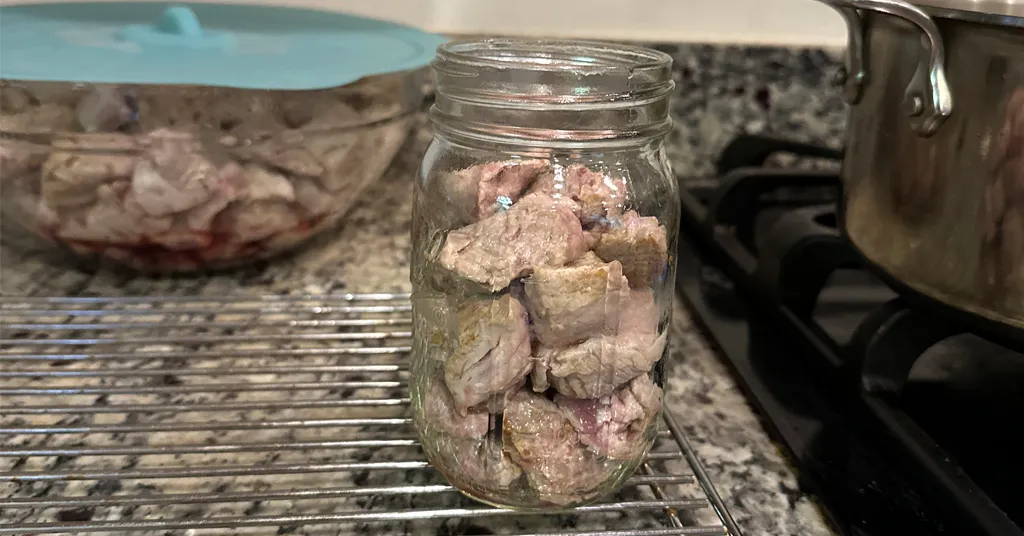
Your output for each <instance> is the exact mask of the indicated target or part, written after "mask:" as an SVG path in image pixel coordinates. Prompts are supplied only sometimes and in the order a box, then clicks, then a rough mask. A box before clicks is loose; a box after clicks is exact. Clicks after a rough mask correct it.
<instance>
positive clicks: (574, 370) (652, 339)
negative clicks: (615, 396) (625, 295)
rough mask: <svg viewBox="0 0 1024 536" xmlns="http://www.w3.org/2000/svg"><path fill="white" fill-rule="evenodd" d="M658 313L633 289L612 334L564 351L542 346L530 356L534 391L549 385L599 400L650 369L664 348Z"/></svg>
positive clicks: (646, 295) (650, 299)
mask: <svg viewBox="0 0 1024 536" xmlns="http://www.w3.org/2000/svg"><path fill="white" fill-rule="evenodd" d="M658 320H659V311H658V308H657V307H656V306H655V303H654V295H653V293H652V292H651V291H649V290H634V291H632V292H631V293H630V298H629V300H628V301H627V302H626V304H625V306H624V307H623V308H622V310H621V311H620V314H619V322H618V329H617V331H615V332H614V333H612V334H607V333H606V334H604V335H598V336H594V337H591V338H589V339H587V340H585V341H583V342H581V343H579V344H576V345H572V346H569V347H565V348H560V347H551V346H544V345H541V346H540V347H538V349H537V351H536V352H535V355H534V362H535V363H534V370H533V388H534V390H538V391H542V390H545V389H547V388H548V386H549V385H551V386H554V388H555V389H556V390H557V391H558V392H559V393H562V394H563V395H566V396H571V397H576V398H600V397H603V396H608V395H610V394H611V393H612V392H613V391H615V389H616V388H618V387H619V386H620V385H622V384H624V383H626V382H628V381H629V380H632V379H633V378H635V377H637V376H639V375H640V374H643V373H645V372H647V371H649V370H651V368H652V367H653V366H654V363H656V362H657V361H658V359H660V358H661V354H662V353H663V352H664V350H665V343H666V340H667V336H666V335H667V334H662V335H661V336H658Z"/></svg>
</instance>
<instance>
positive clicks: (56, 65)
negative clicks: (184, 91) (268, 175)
mask: <svg viewBox="0 0 1024 536" xmlns="http://www.w3.org/2000/svg"><path fill="white" fill-rule="evenodd" d="M444 41H445V39H444V38H442V37H441V36H439V35H435V34H431V33H426V32H423V31H420V30H416V29H413V28H409V27H406V26H402V25H399V24H393V23H389V22H383V21H379V20H373V19H367V18H362V17H354V16H350V15H344V14H341V13H333V12H325V11H316V10H310V9H294V8H284V7H271V6H254V5H243V4H203V3H195V4H174V5H168V4H161V3H149V2H116V3H114V2H107V3H85V2H81V3H57V4H37V5H16V6H0V78H3V79H8V80H38V81H48V82H91V83H119V84H186V85H205V86H227V87H237V88H246V89H277V90H299V89H322V88H328V87H336V86H342V85H345V84H349V83H351V82H354V81H356V80H358V79H360V78H363V77H365V76H371V75H377V74H385V73H393V72H397V71H404V70H408V69H415V68H419V67H424V66H426V65H428V64H429V63H430V60H431V59H432V58H433V57H434V50H435V49H436V48H437V46H438V45H440V44H441V43H443V42H444Z"/></svg>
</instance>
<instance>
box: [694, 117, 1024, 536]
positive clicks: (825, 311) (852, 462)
mask: <svg viewBox="0 0 1024 536" xmlns="http://www.w3.org/2000/svg"><path fill="white" fill-rule="evenodd" d="M779 152H784V153H790V154H794V155H796V156H798V157H804V158H825V159H832V160H833V161H838V159H840V158H841V153H840V152H838V151H835V150H830V149H825V148H821V147H815V146H809V145H806V144H800V143H794V142H789V141H785V140H779V139H773V138H764V137H756V136H741V137H740V138H737V139H736V140H735V141H734V142H733V143H732V144H730V145H729V147H727V148H726V150H725V151H724V152H723V155H722V159H721V160H720V161H719V163H718V169H719V172H720V173H722V175H723V178H722V179H720V180H693V179H683V180H682V181H681V185H682V193H681V197H682V204H683V214H682V233H681V238H680V240H681V242H680V254H679V258H680V267H679V270H678V276H677V283H678V285H677V286H678V288H679V290H680V292H681V293H682V294H683V296H684V297H685V298H686V301H687V302H688V305H689V307H690V308H691V310H692V311H693V312H694V315H695V317H696V318H697V320H698V322H700V323H701V325H702V326H703V327H704V329H705V330H706V331H707V332H708V334H709V335H710V337H711V338H712V340H714V341H715V342H716V343H717V344H718V345H719V347H720V349H721V351H722V354H723V356H724V357H725V358H726V359H727V361H728V362H729V364H730V365H731V366H732V367H733V370H734V372H735V373H736V374H737V375H738V376H739V377H740V379H741V381H742V383H743V384H744V386H745V388H746V389H747V391H748V394H749V395H750V397H751V398H752V399H753V401H754V402H755V403H756V404H757V405H758V406H759V409H760V410H761V412H762V414H763V415H764V416H765V418H766V419H767V420H769V421H770V423H771V425H772V427H773V428H774V431H775V432H776V434H777V435H778V436H779V438H780V439H781V440H782V441H783V442H784V443H785V444H786V446H787V447H788V448H789V450H790V452H791V454H792V456H793V458H794V459H795V461H796V463H797V464H798V465H799V466H800V469H801V477H802V479H803V480H804V484H805V485H806V486H808V487H809V488H810V489H812V490H813V491H815V492H816V493H817V494H819V495H820V496H821V497H822V498H823V499H824V500H825V502H826V506H827V507H828V508H829V511H830V514H831V515H832V517H833V520H834V521H835V522H836V524H837V525H838V526H839V528H840V529H841V530H842V531H843V532H844V533H845V534H851V535H872V536H877V535H888V534H894V535H895V534H899V535H901V536H905V535H907V534H914V535H922V536H925V535H931V534H943V535H946V534H971V535H989V536H996V535H998V536H1024V530H1022V528H1021V527H1024V493H1022V492H1021V491H1020V483H1021V482H1022V481H1024V467H1022V464H1021V463H1020V462H1019V461H1018V460H1019V457H1018V456H1017V454H1016V453H1015V452H1013V450H1014V449H1015V448H1019V447H1018V446H1019V445H1020V444H1022V440H1024V427H1022V426H1019V424H1018V423H1019V420H1020V415H1022V414H1024V393H1018V391H1024V390H1021V389H1019V388H1017V386H1019V385H1021V383H1022V382H1024V356H1022V355H1020V354H1017V353H1013V352H1011V351H1009V350H1007V349H1005V348H1003V347H999V346H997V345H994V344H992V343H987V342H985V341H983V340H982V339H980V338H978V337H975V336H974V335H972V334H981V335H984V336H986V337H989V338H990V339H993V340H999V341H1000V342H1003V343H1007V346H1009V347H1013V348H1018V349H1019V348H1021V347H1019V346H1015V345H1014V343H1015V341H1014V339H1013V336H1014V335H1015V334H1009V336H1008V337H1004V335H1007V334H1006V333H1002V332H1000V330H998V329H992V326H989V325H987V324H989V323H986V322H979V321H978V319H977V318H976V317H973V316H971V315H965V314H957V312H956V311H950V310H949V308H946V307H940V306H936V305H935V304H934V303H933V302H931V301H929V300H927V299H924V298H922V297H921V296H917V295H914V294H911V293H909V292H907V290H908V289H905V288H903V287H902V286H900V285H898V284H896V282H892V281H885V282H884V283H883V282H882V281H881V280H880V279H879V278H878V277H877V275H876V274H874V273H873V272H874V270H872V269H870V267H868V269H865V265H864V264H863V259H861V258H860V256H859V255H858V254H857V252H856V251H855V250H854V248H852V247H851V246H850V245H849V243H848V242H847V241H846V240H845V239H844V238H843V237H842V235H841V232H840V230H839V229H838V228H837V219H838V218H837V215H836V200H837V199H839V195H840V194H839V192H840V182H839V177H838V174H837V173H834V172H827V171H814V170H793V169H780V168H771V167H764V166H765V164H766V162H768V161H769V159H770V157H772V155H774V154H777V153H779ZM885 283H890V284H891V285H892V288H895V289H896V290H897V291H898V292H899V294H897V293H895V292H893V291H892V290H890V287H889V286H887V285H886V284H885ZM968 317H969V318H968ZM1000 337H1002V338H1000ZM936 355H939V356H940V357H938V358H937V357H935V356H936ZM985 356H988V357H985ZM940 362H941V363H945V365H943V366H938V365H937V363H940ZM971 367H973V368H971ZM965 370H970V371H971V372H969V373H967V372H965ZM951 371H952V372H951ZM968 377H969V378H970V381H967V378H968ZM999 415H1002V417H999Z"/></svg>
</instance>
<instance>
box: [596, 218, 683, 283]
mask: <svg viewBox="0 0 1024 536" xmlns="http://www.w3.org/2000/svg"><path fill="white" fill-rule="evenodd" d="M593 249H594V253H597V256H598V257H601V258H602V259H604V260H605V261H613V260H616V261H619V262H621V263H622V270H623V272H624V273H625V274H626V278H627V279H629V284H630V285H632V286H633V287H634V288H635V287H643V286H647V285H649V284H651V283H652V282H653V281H655V280H657V279H658V278H659V277H663V275H664V274H665V271H666V270H667V268H668V260H669V259H668V239H667V237H666V234H665V228H664V227H662V226H661V224H660V223H658V219H657V218H653V217H641V216H640V215H639V214H637V213H636V211H633V210H631V211H629V212H627V213H625V214H623V216H622V218H621V219H619V220H617V221H613V223H612V224H611V225H610V229H608V230H607V231H606V232H605V233H603V234H601V235H600V239H599V240H597V241H596V244H595V245H594V246H593Z"/></svg>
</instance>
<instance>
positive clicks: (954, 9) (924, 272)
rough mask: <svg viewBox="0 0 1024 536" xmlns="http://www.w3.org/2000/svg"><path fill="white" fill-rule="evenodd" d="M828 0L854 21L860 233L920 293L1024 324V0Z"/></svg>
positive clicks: (853, 207) (859, 241) (855, 187)
mask: <svg viewBox="0 0 1024 536" xmlns="http://www.w3.org/2000/svg"><path fill="white" fill-rule="evenodd" d="M821 1H823V2H824V3H826V4H829V5H830V6H832V7H834V8H836V9H837V10H839V12H840V13H841V14H842V15H843V17H844V18H845V19H846V22H847V26H848V28H849V50H848V54H847V60H846V69H845V71H844V72H843V73H841V75H842V76H841V77H840V80H839V81H840V82H841V83H842V84H843V85H844V91H843V93H844V97H845V98H846V100H847V101H848V102H849V103H850V104H851V105H852V106H851V109H850V116H849V126H848V132H847V136H848V137H847V146H846V154H845V161H844V164H843V171H842V175H843V188H844V201H845V206H844V207H843V208H844V210H843V214H842V221H841V223H842V225H843V226H844V231H845V233H846V235H847V236H848V238H849V239H850V240H851V241H852V243H853V245H854V246H855V247H856V248H857V250H858V251H859V252H860V253H861V254H862V255H863V256H864V257H865V258H866V259H867V260H868V261H869V262H870V263H872V264H874V265H875V266H876V267H877V268H879V269H880V270H882V271H884V272H886V273H887V274H888V275H890V276H891V277H892V278H895V279H897V280H899V281H901V282H902V283H904V284H905V285H907V286H909V287H910V288H911V289H913V290H915V291H917V292H918V293H921V294H924V295H926V296H928V297H930V298H933V299H936V300H939V301H941V302H945V303H946V304H948V305H951V306H953V307H956V308H957V309H960V310H963V311H967V312H970V313H974V314H976V315H980V316H982V317H986V318H988V319H990V320H993V321H995V322H997V323H999V324H1001V325H1002V327H1014V328H1019V329H1024V61H1022V59H1024V3H1021V2H1011V1H1001V2H986V1H978V0H925V1H917V2H914V3H913V5H911V4H910V3H907V2H903V1H900V0H821ZM1014 331H1017V330H1014Z"/></svg>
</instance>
